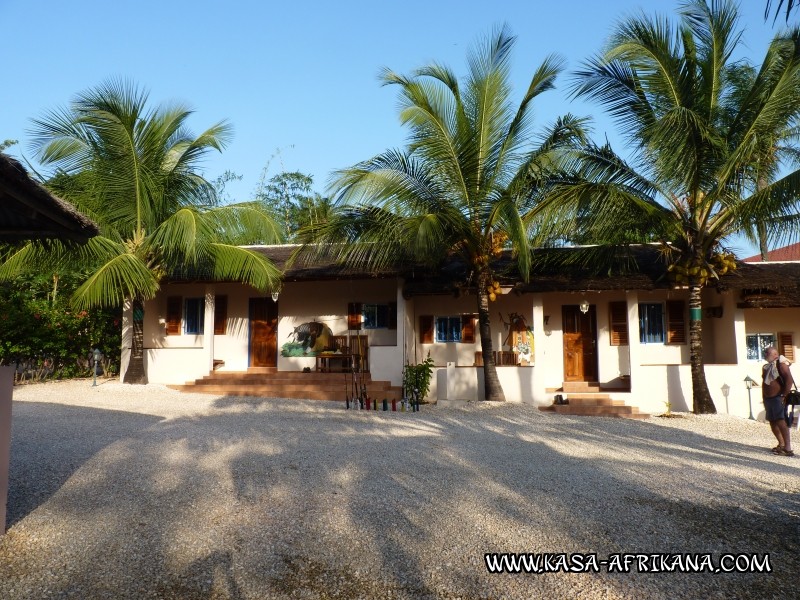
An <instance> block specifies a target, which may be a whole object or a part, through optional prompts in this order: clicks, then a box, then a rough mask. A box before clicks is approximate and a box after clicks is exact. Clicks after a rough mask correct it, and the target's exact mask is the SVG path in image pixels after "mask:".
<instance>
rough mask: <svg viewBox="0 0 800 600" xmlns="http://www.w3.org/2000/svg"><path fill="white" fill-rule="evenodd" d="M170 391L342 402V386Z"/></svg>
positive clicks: (393, 393)
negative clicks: (329, 387)
mask: <svg viewBox="0 0 800 600" xmlns="http://www.w3.org/2000/svg"><path fill="white" fill-rule="evenodd" d="M168 387H170V388H172V389H175V390H179V391H182V392H190V393H200V394H214V395H217V396H255V397H261V398H297V399H299V400H334V401H341V402H344V399H345V396H346V395H347V394H345V390H344V386H342V387H341V388H340V389H316V390H315V389H306V390H291V389H284V388H280V387H274V386H255V385H247V386H234V385H226V386H194V385H171V386H168ZM367 395H368V396H369V397H370V398H378V400H383V399H384V398H386V399H387V400H389V401H391V400H392V399H394V400H400V398H401V396H402V393H401V390H400V388H399V387H398V388H389V389H380V390H379V389H370V388H369V387H367Z"/></svg>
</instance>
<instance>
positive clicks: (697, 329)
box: [689, 281, 717, 415]
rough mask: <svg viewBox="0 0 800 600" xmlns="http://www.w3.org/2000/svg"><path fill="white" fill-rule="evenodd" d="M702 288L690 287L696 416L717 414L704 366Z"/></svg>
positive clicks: (690, 355) (693, 386) (691, 349)
mask: <svg viewBox="0 0 800 600" xmlns="http://www.w3.org/2000/svg"><path fill="white" fill-rule="evenodd" d="M702 289H703V288H702V287H701V286H700V285H699V284H698V283H697V282H694V281H693V282H691V284H690V286H689V357H690V363H691V371H692V399H693V404H694V413H695V414H698V415H699V414H715V413H716V412H717V409H716V408H715V406H714V402H713V401H712V400H711V394H710V393H709V391H708V383H707V382H706V371H705V367H704V366H703V321H702V314H703V301H702V299H701V297H700V292H701V291H702Z"/></svg>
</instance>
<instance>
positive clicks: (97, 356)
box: [92, 348, 103, 387]
mask: <svg viewBox="0 0 800 600" xmlns="http://www.w3.org/2000/svg"><path fill="white" fill-rule="evenodd" d="M102 359H103V353H102V352H100V349H99V348H95V349H94V350H92V360H93V361H94V362H93V364H92V387H97V365H99V364H100V361H101V360H102Z"/></svg>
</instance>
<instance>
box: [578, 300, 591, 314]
mask: <svg viewBox="0 0 800 600" xmlns="http://www.w3.org/2000/svg"><path fill="white" fill-rule="evenodd" d="M579 308H580V309H581V312H582V313H583V314H586V313H587V312H589V301H588V300H587V299H586V298H584V299H583V300H581V305H580V307H579Z"/></svg>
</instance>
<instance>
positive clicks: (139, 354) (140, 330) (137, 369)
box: [123, 298, 147, 384]
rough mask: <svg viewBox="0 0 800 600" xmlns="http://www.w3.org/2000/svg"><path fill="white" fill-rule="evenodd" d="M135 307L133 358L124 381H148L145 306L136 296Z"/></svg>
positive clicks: (133, 303) (141, 382)
mask: <svg viewBox="0 0 800 600" xmlns="http://www.w3.org/2000/svg"><path fill="white" fill-rule="evenodd" d="M132 308H133V311H132V313H133V339H132V341H131V358H130V361H129V362H128V369H127V370H126V371H125V378H124V379H123V383H137V384H143V383H147V373H145V370H144V307H143V306H142V301H141V300H139V299H138V298H134V300H133V302H132Z"/></svg>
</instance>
